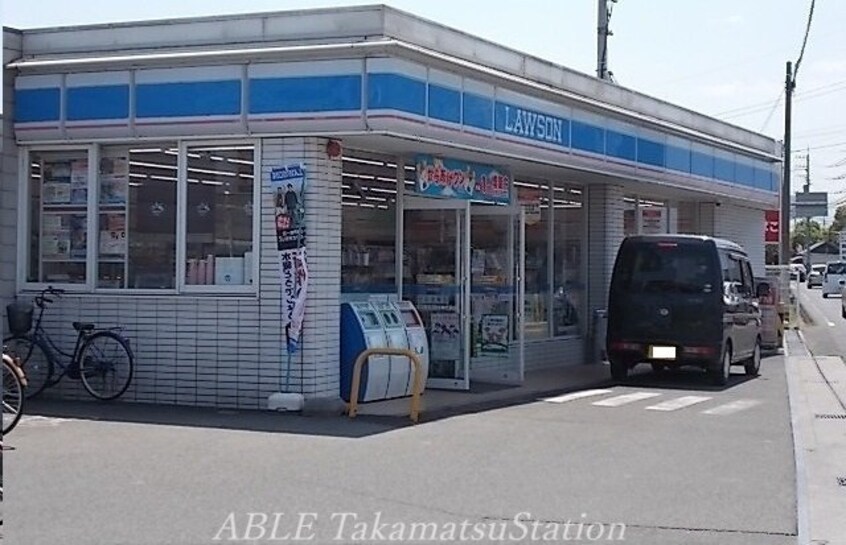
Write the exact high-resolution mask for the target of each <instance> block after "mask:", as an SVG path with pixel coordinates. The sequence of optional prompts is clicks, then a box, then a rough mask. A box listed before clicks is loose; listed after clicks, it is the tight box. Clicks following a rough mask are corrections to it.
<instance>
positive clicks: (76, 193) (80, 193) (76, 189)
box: [70, 159, 88, 204]
mask: <svg viewBox="0 0 846 545" xmlns="http://www.w3.org/2000/svg"><path fill="white" fill-rule="evenodd" d="M70 202H71V204H85V203H86V202H88V160H87V159H78V160H76V161H72V162H71V178H70Z"/></svg>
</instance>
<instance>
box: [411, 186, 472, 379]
mask: <svg viewBox="0 0 846 545" xmlns="http://www.w3.org/2000/svg"><path fill="white" fill-rule="evenodd" d="M403 223H404V225H403V227H404V234H403V253H402V259H403V263H402V271H403V272H402V290H401V297H402V298H403V299H405V300H408V301H411V302H412V303H414V305H415V306H416V307H417V310H418V311H419V312H420V316H421V318H422V319H423V323H424V324H425V326H426V333H427V335H428V337H429V376H428V379H427V381H426V387H427V388H440V389H452V390H468V389H469V388H470V373H469V350H470V336H469V335H468V334H467V333H468V331H469V327H468V324H469V313H468V312H467V309H468V308H469V304H468V301H469V289H468V284H469V282H468V281H467V276H468V274H467V273H468V270H469V259H468V257H469V256H468V254H467V251H466V248H467V246H468V238H467V237H468V236H469V232H470V229H469V205H468V203H467V202H462V201H459V202H452V201H443V200H436V199H419V198H414V197H406V199H405V202H404V204H403Z"/></svg>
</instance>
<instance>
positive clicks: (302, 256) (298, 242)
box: [270, 163, 308, 354]
mask: <svg viewBox="0 0 846 545" xmlns="http://www.w3.org/2000/svg"><path fill="white" fill-rule="evenodd" d="M305 185H306V170H305V167H304V166H303V165H302V164H301V163H297V164H291V165H285V166H283V167H279V168H273V169H271V171H270V187H271V188H273V189H274V196H273V199H274V211H275V213H274V221H275V224H276V249H277V251H278V252H279V271H280V275H281V280H282V326H283V327H284V328H285V334H286V337H287V350H288V353H289V354H293V353H294V352H296V351H297V348H298V347H299V342H300V334H301V333H302V326H303V319H304V318H305V305H306V292H307V289H308V266H307V263H306V240H305V237H306V229H305V204H304V203H305V201H304V198H303V197H304V196H305Z"/></svg>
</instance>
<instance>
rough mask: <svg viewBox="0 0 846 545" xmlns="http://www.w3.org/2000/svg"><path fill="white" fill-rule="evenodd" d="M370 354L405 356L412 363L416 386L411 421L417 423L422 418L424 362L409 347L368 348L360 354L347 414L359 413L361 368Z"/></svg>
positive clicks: (352, 416) (413, 394) (412, 393)
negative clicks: (421, 402) (421, 399)
mask: <svg viewBox="0 0 846 545" xmlns="http://www.w3.org/2000/svg"><path fill="white" fill-rule="evenodd" d="M370 356H405V357H407V358H408V361H409V362H410V363H411V367H412V371H413V372H414V387H413V388H412V390H411V414H410V417H411V421H412V422H414V423H415V424H416V423H417V422H418V421H419V420H420V394H421V393H422V392H423V380H424V379H423V363H422V362H421V361H420V356H418V355H417V354H416V353H415V352H414V351H412V350H409V349H407V348H368V349H367V350H365V351H364V352H362V353H361V354H359V355H358V358H356V360H355V366H354V367H353V377H352V388H351V391H350V402H349V403H348V404H347V415H348V416H349V417H350V418H355V417H356V414H358V393H359V390H360V389H361V370H362V368H363V367H364V364H365V363H366V362H367V358H369V357H370Z"/></svg>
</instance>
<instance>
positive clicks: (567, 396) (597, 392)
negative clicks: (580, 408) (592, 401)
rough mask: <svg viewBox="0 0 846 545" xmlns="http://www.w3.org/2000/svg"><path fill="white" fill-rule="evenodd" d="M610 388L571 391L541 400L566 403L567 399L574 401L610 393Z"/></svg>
mask: <svg viewBox="0 0 846 545" xmlns="http://www.w3.org/2000/svg"><path fill="white" fill-rule="evenodd" d="M610 393H611V390H584V391H582V392H573V393H570V394H564V395H560V396H557V397H547V398H544V399H543V401H546V402H547V403H567V402H568V401H575V400H577V399H584V398H586V397H593V396H598V395H602V394H610Z"/></svg>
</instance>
